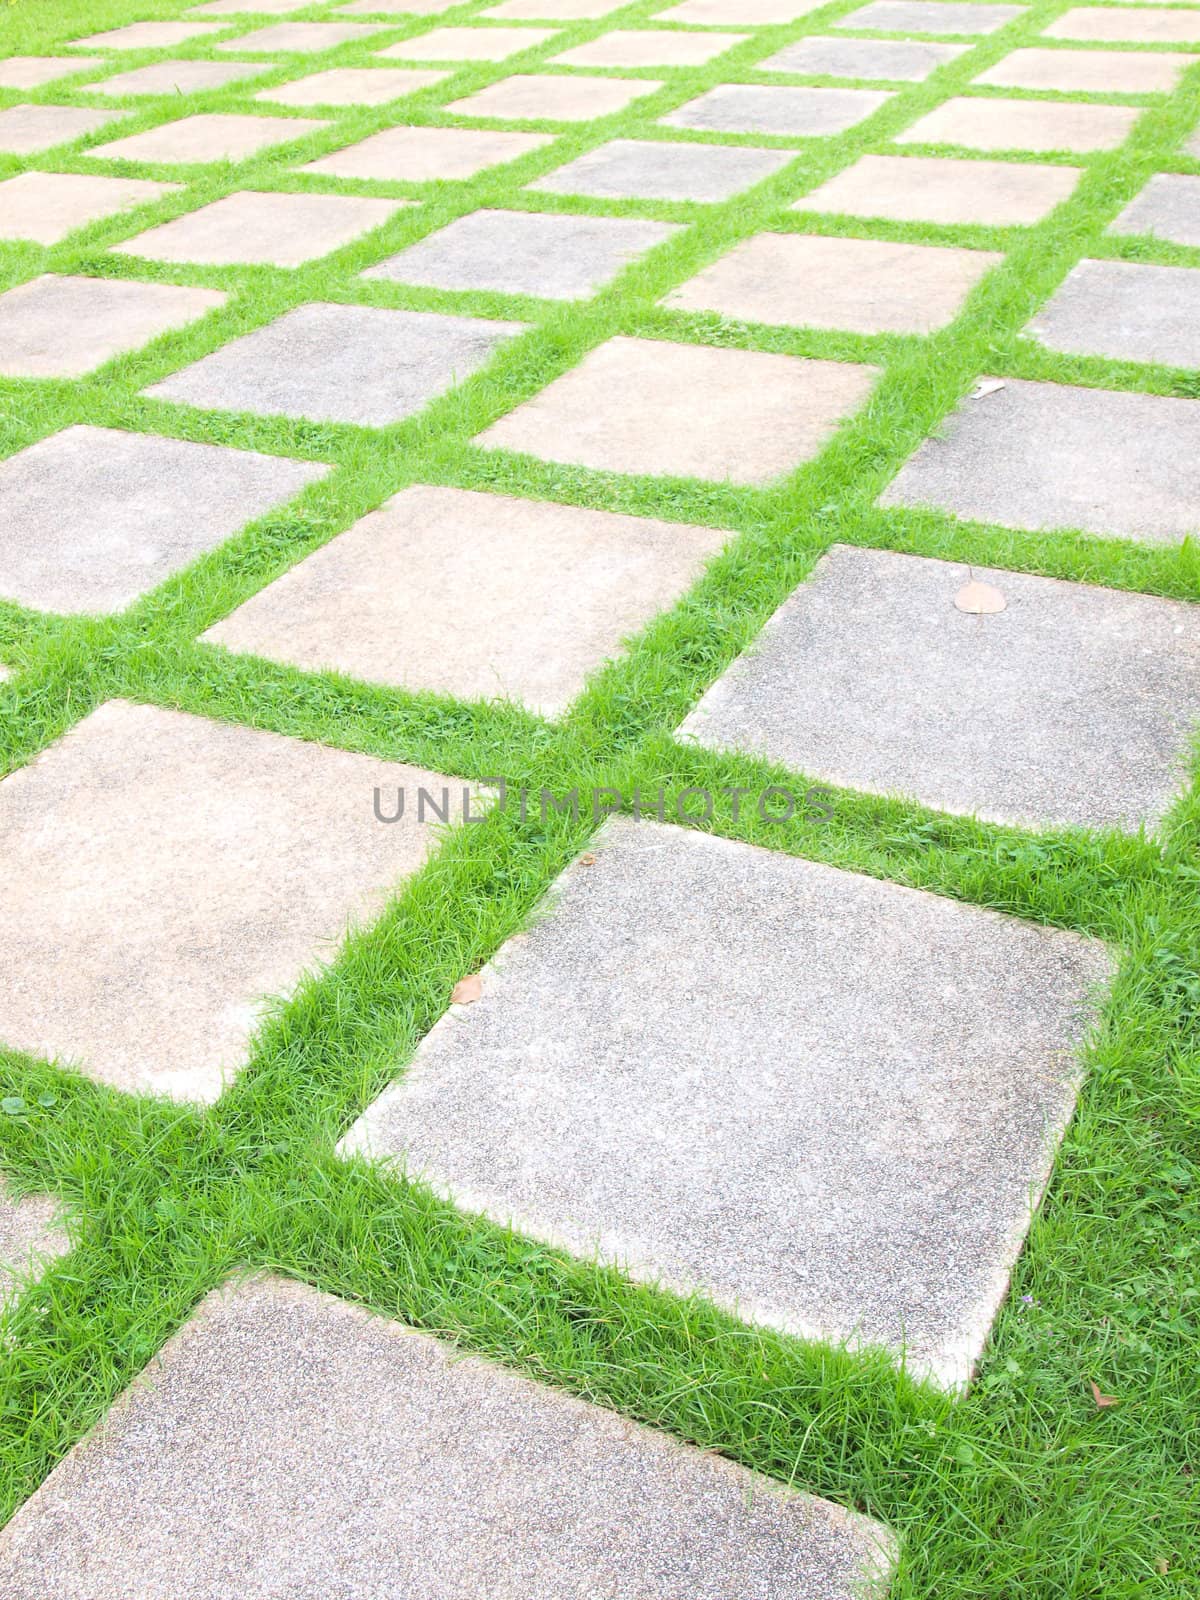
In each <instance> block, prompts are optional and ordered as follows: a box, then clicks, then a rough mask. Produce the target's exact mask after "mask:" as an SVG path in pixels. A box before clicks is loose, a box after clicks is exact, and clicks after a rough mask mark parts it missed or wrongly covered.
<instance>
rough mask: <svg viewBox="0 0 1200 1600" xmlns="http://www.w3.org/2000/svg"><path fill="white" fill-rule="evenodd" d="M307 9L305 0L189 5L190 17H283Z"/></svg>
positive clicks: (225, 0)
mask: <svg viewBox="0 0 1200 1600" xmlns="http://www.w3.org/2000/svg"><path fill="white" fill-rule="evenodd" d="M305 9H306V6H305V0H209V3H208V4H207V5H203V6H189V7H188V12H187V14H188V16H189V17H240V16H262V17H282V16H286V15H287V14H288V12H289V11H303V10H305Z"/></svg>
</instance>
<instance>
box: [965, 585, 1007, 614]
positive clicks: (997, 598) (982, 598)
mask: <svg viewBox="0 0 1200 1600" xmlns="http://www.w3.org/2000/svg"><path fill="white" fill-rule="evenodd" d="M954 604H955V606H956V607H957V608H958V610H959V611H965V612H966V613H967V615H968V616H972V617H994V616H995V615H996V613H997V612H999V611H1003V610H1004V608H1005V607H1006V606H1007V605H1008V601H1007V600H1006V599H1005V598H1004V595H1003V594H1002V593H1001V591H1000V590H999V589H997V588H996V585H995V584H994V583H981V582H980V581H979V579H978V578H972V579H971V581H970V583H964V584H963V586H962V588H961V589H960V590H959V591H958V593H957V594H956V595H955V596H954Z"/></svg>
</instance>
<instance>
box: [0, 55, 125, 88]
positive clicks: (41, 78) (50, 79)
mask: <svg viewBox="0 0 1200 1600" xmlns="http://www.w3.org/2000/svg"><path fill="white" fill-rule="evenodd" d="M104 65H105V62H104V60H103V58H102V57H96V58H95V59H94V60H91V61H86V60H82V59H81V58H80V57H79V56H8V57H6V58H5V59H4V60H3V61H0V89H40V88H41V87H42V85H43V84H46V83H54V82H55V80H56V79H58V78H65V77H67V75H68V74H70V73H80V72H93V71H95V69H96V68H97V67H101V66H104Z"/></svg>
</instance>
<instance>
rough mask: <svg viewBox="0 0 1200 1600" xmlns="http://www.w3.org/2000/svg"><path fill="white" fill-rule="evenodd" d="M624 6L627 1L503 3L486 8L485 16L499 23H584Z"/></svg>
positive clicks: (514, 0) (515, 0)
mask: <svg viewBox="0 0 1200 1600" xmlns="http://www.w3.org/2000/svg"><path fill="white" fill-rule="evenodd" d="M628 4H629V0H504V3H503V4H502V5H498V6H489V7H488V9H487V12H486V13H485V15H486V16H487V17H488V18H489V19H490V18H492V17H497V18H499V19H500V20H501V21H503V22H540V21H541V19H542V18H543V17H546V18H547V19H548V20H549V21H551V22H588V21H592V20H594V19H595V18H597V17H607V16H608V14H609V12H610V11H620V10H622V9H623V8H624V7H625V6H626V5H628Z"/></svg>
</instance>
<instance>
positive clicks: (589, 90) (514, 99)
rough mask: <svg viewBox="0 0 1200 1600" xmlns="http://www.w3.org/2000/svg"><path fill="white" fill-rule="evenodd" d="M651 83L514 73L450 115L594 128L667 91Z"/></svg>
mask: <svg viewBox="0 0 1200 1600" xmlns="http://www.w3.org/2000/svg"><path fill="white" fill-rule="evenodd" d="M661 88H662V84H661V83H652V82H651V81H650V80H649V79H648V78H588V77H585V76H584V75H583V73H581V72H579V73H574V74H572V75H571V76H568V75H567V74H566V73H559V74H558V75H557V76H553V77H552V76H551V75H550V74H549V73H547V74H545V75H539V74H537V73H533V72H525V73H520V72H518V73H514V74H513V76H512V77H511V78H502V79H501V80H500V82H499V83H493V84H490V85H489V86H488V87H487V88H486V89H480V91H479V92H478V94H472V95H468V96H467V98H466V99H465V100H454V101H451V103H450V104H449V105H448V106H447V107H446V110H447V111H448V112H450V114H451V115H452V116H455V117H499V118H501V119H504V118H508V119H509V120H511V121H515V122H524V121H531V122H538V121H544V122H591V121H592V120H593V119H594V118H597V117H610V116H614V115H615V114H616V113H617V112H618V111H624V110H625V108H626V107H627V106H630V105H632V104H633V102H634V101H635V100H641V99H642V98H643V97H644V96H646V95H648V94H653V93H654V92H655V91H656V90H658V89H661Z"/></svg>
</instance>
